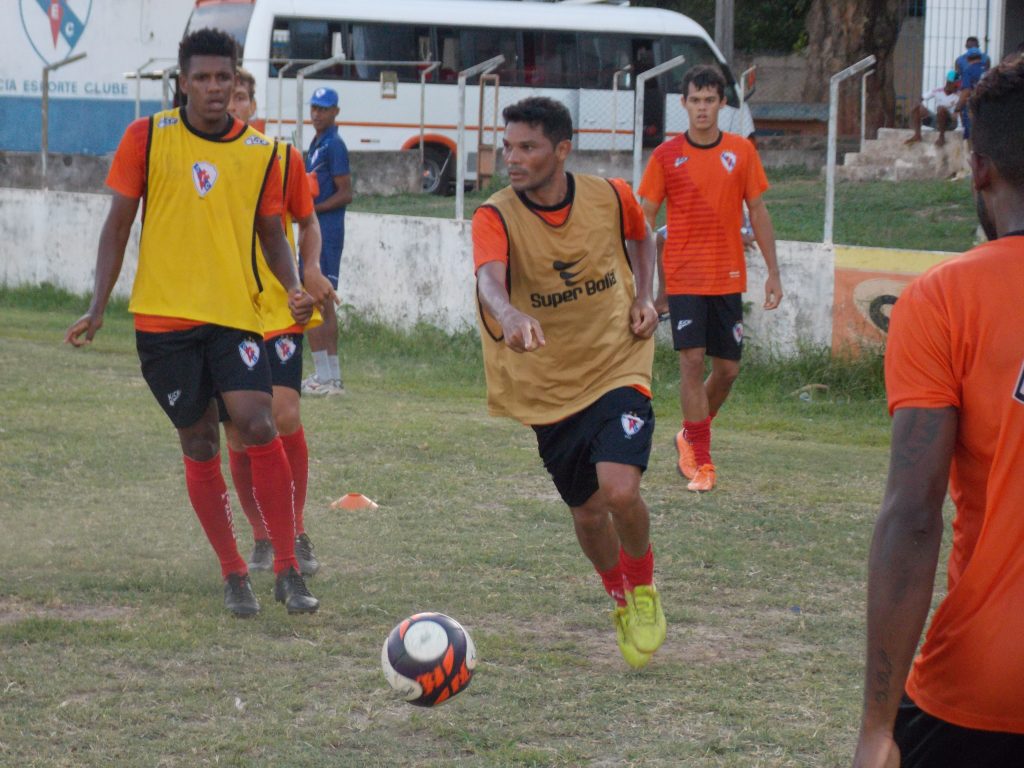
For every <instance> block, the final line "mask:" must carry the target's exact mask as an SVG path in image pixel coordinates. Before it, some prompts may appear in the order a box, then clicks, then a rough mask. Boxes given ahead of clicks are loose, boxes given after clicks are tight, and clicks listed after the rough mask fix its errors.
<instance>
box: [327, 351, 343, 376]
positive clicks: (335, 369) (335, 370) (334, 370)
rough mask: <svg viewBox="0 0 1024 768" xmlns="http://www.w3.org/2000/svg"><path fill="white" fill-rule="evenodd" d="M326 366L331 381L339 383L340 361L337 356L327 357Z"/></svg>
mask: <svg viewBox="0 0 1024 768" xmlns="http://www.w3.org/2000/svg"><path fill="white" fill-rule="evenodd" d="M327 365H328V366H329V369H330V373H331V381H341V361H340V360H338V356H337V355H329V356H328V358H327Z"/></svg>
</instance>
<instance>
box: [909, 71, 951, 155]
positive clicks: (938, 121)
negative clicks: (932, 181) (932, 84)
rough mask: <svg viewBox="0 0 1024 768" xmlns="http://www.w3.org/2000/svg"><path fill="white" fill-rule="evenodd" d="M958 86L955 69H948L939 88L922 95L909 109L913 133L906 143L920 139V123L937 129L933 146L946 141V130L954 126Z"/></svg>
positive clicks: (939, 145)
mask: <svg viewBox="0 0 1024 768" xmlns="http://www.w3.org/2000/svg"><path fill="white" fill-rule="evenodd" d="M959 87H960V83H959V82H958V81H957V77H956V71H955V70H950V71H949V72H948V73H947V74H946V82H945V84H944V85H943V86H942V87H941V88H936V89H934V90H933V91H931V92H930V93H927V94H925V95H924V96H923V97H922V99H921V103H920V104H917V105H915V106H914V108H913V109H912V110H911V111H910V124H911V125H912V126H913V128H914V135H913V136H911V137H910V138H909V139H907V141H906V143H907V144H913V143H915V142H918V141H921V124H922V123H923V124H925V125H927V126H929V127H932V128H935V129H937V130H938V132H939V138H938V139H937V140H936V142H935V146H937V147H941V146H943V145H944V144H945V143H946V131H947V130H953V129H954V128H956V113H957V110H958V109H959V106H958V105H959V102H960V94H959V92H958V90H959ZM928 102H931V103H932V106H931V107H929V106H928Z"/></svg>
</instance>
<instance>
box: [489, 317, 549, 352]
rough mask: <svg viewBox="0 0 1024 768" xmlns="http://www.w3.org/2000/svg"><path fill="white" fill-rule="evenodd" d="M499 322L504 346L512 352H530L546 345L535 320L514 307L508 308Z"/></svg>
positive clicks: (541, 331) (542, 332)
mask: <svg viewBox="0 0 1024 768" xmlns="http://www.w3.org/2000/svg"><path fill="white" fill-rule="evenodd" d="M499 322H500V323H501V332H502V335H504V337H505V345H506V346H507V347H508V348H509V349H511V350H512V351H513V352H532V351H533V350H535V349H538V348H539V347H543V346H544V345H545V344H546V343H547V342H546V341H545V340H544V331H543V330H541V327H540V323H539V322H538V321H537V319H536V318H533V317H530V316H529V315H527V314H526V313H525V312H520V311H519V310H518V309H515V308H514V307H511V306H510V307H509V308H508V311H507V312H505V314H504V315H502V317H501V319H500V320H499Z"/></svg>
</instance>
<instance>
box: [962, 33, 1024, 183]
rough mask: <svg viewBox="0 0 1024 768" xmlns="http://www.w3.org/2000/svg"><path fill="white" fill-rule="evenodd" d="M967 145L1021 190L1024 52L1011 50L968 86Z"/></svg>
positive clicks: (1023, 140)
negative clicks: (974, 82) (969, 131)
mask: <svg viewBox="0 0 1024 768" xmlns="http://www.w3.org/2000/svg"><path fill="white" fill-rule="evenodd" d="M969 106H970V110H971V146H972V149H973V150H974V151H975V152H977V153H978V154H979V155H984V156H985V157H987V158H989V160H991V161H992V163H993V164H994V165H995V167H996V170H998V171H999V175H1000V176H1002V177H1003V178H1004V179H1006V181H1008V182H1009V183H1010V184H1012V185H1013V186H1015V187H1017V188H1019V189H1021V190H1022V191H1024V54H1019V53H1017V54H1012V55H1010V56H1007V57H1006V58H1005V59H1003V60H1002V61H1001V62H1000V63H999V64H997V65H996V66H995V67H993V68H992V69H990V70H989V71H988V72H986V73H985V76H984V77H982V78H981V80H980V81H979V82H978V84H977V85H976V86H974V88H973V89H971V98H970V102H969Z"/></svg>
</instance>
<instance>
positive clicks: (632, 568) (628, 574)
mask: <svg viewBox="0 0 1024 768" xmlns="http://www.w3.org/2000/svg"><path fill="white" fill-rule="evenodd" d="M619 567H621V568H622V576H623V579H624V580H625V582H626V589H633V588H634V587H642V586H644V585H646V584H653V583H654V550H652V549H651V547H650V545H648V547H647V552H646V553H645V554H644V555H643V556H642V557H630V556H629V555H628V554H626V550H624V549H622V548H621V547H620V548H619Z"/></svg>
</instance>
